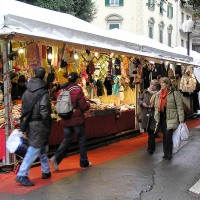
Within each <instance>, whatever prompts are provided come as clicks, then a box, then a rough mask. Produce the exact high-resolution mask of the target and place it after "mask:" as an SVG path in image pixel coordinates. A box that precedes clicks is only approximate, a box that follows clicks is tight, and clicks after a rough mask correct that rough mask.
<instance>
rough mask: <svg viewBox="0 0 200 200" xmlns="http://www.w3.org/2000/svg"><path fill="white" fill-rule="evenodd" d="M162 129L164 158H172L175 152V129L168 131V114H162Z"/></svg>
mask: <svg viewBox="0 0 200 200" xmlns="http://www.w3.org/2000/svg"><path fill="white" fill-rule="evenodd" d="M160 129H161V131H162V133H163V152H164V156H172V152H173V141H172V136H173V132H174V130H173V129H169V130H167V122H166V112H163V113H162V112H161V113H160Z"/></svg>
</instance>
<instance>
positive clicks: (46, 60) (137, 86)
mask: <svg viewBox="0 0 200 200" xmlns="http://www.w3.org/2000/svg"><path fill="white" fill-rule="evenodd" d="M21 48H23V50H24V51H21V52H20V53H19V52H18V54H16V55H15V54H14V56H12V60H11V61H12V71H14V72H17V73H18V74H19V76H20V75H24V77H25V80H26V81H28V80H29V79H30V78H31V77H32V76H33V74H34V69H36V68H37V67H39V66H42V67H44V68H45V69H46V72H47V74H46V81H47V87H48V88H49V93H50V97H51V107H52V114H51V117H52V120H53V127H52V132H53V131H54V130H55V128H56V130H58V132H59V134H58V135H60V136H58V135H57V138H54V137H55V136H51V137H53V139H52V138H51V139H50V140H51V142H50V143H51V144H52V145H54V144H59V141H60V139H59V138H62V128H61V127H60V124H59V121H60V119H61V118H60V117H59V116H58V114H57V113H56V109H55V105H56V100H57V97H58V95H59V93H60V92H61V88H64V85H65V83H66V82H67V81H68V79H67V77H68V74H69V73H71V72H77V73H78V74H79V75H80V77H81V82H80V86H81V88H82V90H83V93H84V95H85V97H86V99H87V100H88V101H90V104H91V107H90V110H89V111H87V112H86V113H85V117H86V133H87V138H92V137H100V136H105V135H109V134H116V133H118V132H121V131H122V132H123V131H126V130H131V129H132V130H135V129H137V128H138V127H137V126H136V125H137V124H135V110H136V109H137V108H136V105H137V98H138V97H139V95H140V94H141V93H142V91H143V90H144V89H146V88H148V87H149V84H150V81H151V80H152V79H157V78H158V77H163V76H167V77H169V78H170V79H171V80H172V83H173V85H174V86H175V87H176V88H179V86H180V89H182V90H183V89H184V88H185V86H187V83H186V82H188V81H189V82H191V81H192V86H193V90H191V91H189V92H193V91H194V90H195V85H196V82H195V80H196V79H195V77H194V75H192V68H187V71H186V69H185V70H182V69H183V67H182V66H181V65H180V66H178V67H177V65H176V66H175V65H174V64H173V63H169V62H161V61H159V60H157V63H156V62H154V61H151V60H150V59H149V58H145V57H142V56H137V55H123V54H120V53H108V52H107V53H104V52H103V53H102V52H98V53H97V52H96V51H92V50H90V49H89V48H88V49H83V48H82V49H79V48H77V49H75V48H74V47H73V45H71V46H70V45H68V44H64V45H61V46H47V45H46V44H44V45H43V44H39V43H37V42H34V41H33V42H31V43H26V42H21V41H20V42H17V41H13V42H12V51H18V50H19V49H21ZM177 68H178V69H179V70H178V69H177ZM188 72H190V75H189V74H188ZM180 83H181V85H180ZM183 91H184V90H183ZM3 109H4V106H3V104H2V106H1V105H0V125H1V127H2V128H4V125H5V118H4V110H3ZM20 116H21V102H20V100H18V101H15V102H12V112H11V113H10V122H11V127H13V128H17V127H19V123H20V120H19V118H20ZM105 119H106V121H105ZM101 124H103V125H104V126H103V127H101ZM90 126H91V127H92V128H93V129H91V127H90ZM94 127H97V129H95V128H94ZM106 127H107V128H106ZM109 127H112V129H111V128H109ZM94 131H95V133H94ZM54 141H55V142H54Z"/></svg>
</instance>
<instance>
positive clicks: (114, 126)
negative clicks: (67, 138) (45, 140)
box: [49, 110, 135, 146]
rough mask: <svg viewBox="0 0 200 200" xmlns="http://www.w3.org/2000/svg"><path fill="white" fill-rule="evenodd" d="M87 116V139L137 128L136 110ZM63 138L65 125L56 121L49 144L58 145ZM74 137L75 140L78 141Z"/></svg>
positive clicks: (104, 112)
mask: <svg viewBox="0 0 200 200" xmlns="http://www.w3.org/2000/svg"><path fill="white" fill-rule="evenodd" d="M95 112H96V113H95V115H94V116H91V117H87V118H86V124H85V129H86V139H91V138H97V137H103V136H108V135H112V134H116V133H120V132H122V131H126V130H130V129H135V111H134V110H127V111H122V112H121V113H120V114H119V115H117V114H116V112H115V111H114V110H109V111H107V112H106V111H103V112H98V111H95ZM62 139H63V127H62V126H61V125H60V123H59V122H54V123H53V125H52V129H51V135H50V139H49V145H50V146H52V145H58V144H60V143H61V141H62ZM76 140H77V139H76V137H74V139H73V142H76Z"/></svg>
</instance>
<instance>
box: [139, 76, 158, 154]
mask: <svg viewBox="0 0 200 200" xmlns="http://www.w3.org/2000/svg"><path fill="white" fill-rule="evenodd" d="M159 85H160V84H159V83H158V81H157V80H155V79H154V80H152V81H151V83H150V86H149V88H147V90H144V92H143V94H142V95H141V97H140V98H138V105H139V106H140V108H141V109H142V111H141V112H142V113H141V114H142V116H141V123H142V128H143V129H144V130H146V131H147V133H148V148H147V151H148V152H149V153H150V154H153V153H154V151H155V135H154V130H155V120H154V105H153V104H151V102H150V100H151V97H152V95H154V94H156V93H157V92H158V88H159Z"/></svg>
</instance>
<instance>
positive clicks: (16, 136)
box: [6, 129, 23, 153]
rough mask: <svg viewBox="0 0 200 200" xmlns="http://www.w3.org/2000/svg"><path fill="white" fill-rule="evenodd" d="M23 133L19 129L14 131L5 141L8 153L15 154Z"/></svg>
mask: <svg viewBox="0 0 200 200" xmlns="http://www.w3.org/2000/svg"><path fill="white" fill-rule="evenodd" d="M22 137H23V133H22V132H21V131H20V130H19V129H14V130H13V132H12V133H11V134H10V136H9V137H8V139H7V141H6V148H7V149H8V151H9V152H10V153H15V152H16V150H17V148H18V147H19V145H20V144H21V138H22Z"/></svg>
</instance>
